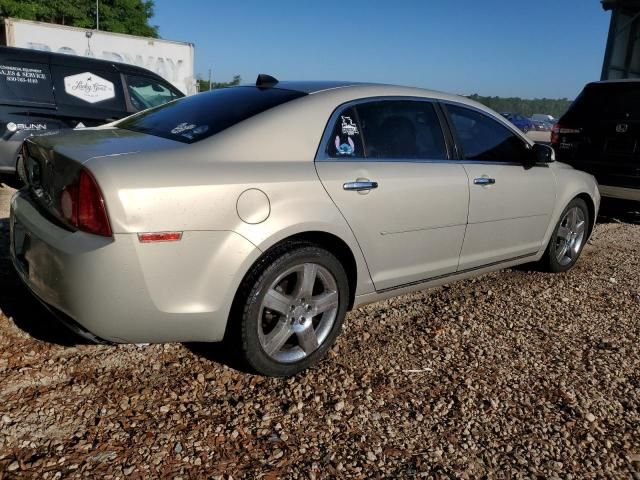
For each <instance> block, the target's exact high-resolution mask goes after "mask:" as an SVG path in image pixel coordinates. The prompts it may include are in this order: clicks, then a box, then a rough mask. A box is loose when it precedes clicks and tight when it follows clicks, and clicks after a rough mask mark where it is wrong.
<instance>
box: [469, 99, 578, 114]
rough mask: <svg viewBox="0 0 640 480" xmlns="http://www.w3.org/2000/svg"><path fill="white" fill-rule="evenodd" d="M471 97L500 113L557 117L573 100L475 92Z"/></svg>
mask: <svg viewBox="0 0 640 480" xmlns="http://www.w3.org/2000/svg"><path fill="white" fill-rule="evenodd" d="M469 98H470V99H472V100H475V101H476V102H480V103H482V104H483V105H486V106H487V107H489V108H491V109H493V110H495V111H496V112H500V113H506V112H509V113H521V114H522V115H524V116H525V117H530V116H531V115H533V114H534V113H544V114H548V115H553V116H554V117H556V118H559V117H560V116H562V114H563V113H564V112H566V111H567V109H568V108H569V105H571V100H569V99H567V98H533V99H527V98H520V97H483V96H481V95H478V94H477V93H474V94H473V95H469Z"/></svg>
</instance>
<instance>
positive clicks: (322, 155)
mask: <svg viewBox="0 0 640 480" xmlns="http://www.w3.org/2000/svg"><path fill="white" fill-rule="evenodd" d="M379 101H399V102H402V101H410V102H427V103H431V104H432V105H433V108H434V111H435V114H436V116H437V118H438V122H439V123H441V119H440V115H439V114H438V104H439V103H440V102H439V101H438V99H435V98H430V97H413V96H407V95H383V96H377V97H366V98H358V99H356V100H350V101H348V102H345V103H341V104H340V105H338V106H337V107H336V108H335V110H334V111H333V113H332V114H331V116H330V117H329V120H328V122H327V124H326V126H325V128H324V133H323V134H322V139H321V140H320V145H319V146H318V151H317V152H316V157H315V161H316V162H338V163H352V162H355V163H362V162H376V163H378V162H387V163H453V162H456V163H459V160H456V159H454V158H452V157H453V152H451V151H450V149H449V144H448V142H447V138H446V134H445V132H444V129H443V125H442V124H441V125H440V130H441V131H442V141H443V142H444V144H445V148H446V149H447V156H448V157H449V158H447V159H434V160H430V159H428V158H427V159H423V158H415V159H403V158H379V157H377V158H367V157H359V158H357V157H330V156H329V155H327V146H328V144H329V142H330V141H331V138H330V137H331V134H332V133H333V126H334V125H335V122H336V121H337V120H338V117H339V116H340V113H342V112H343V111H344V110H346V109H347V108H351V107H354V106H356V105H361V104H364V103H372V102H379ZM363 153H364V152H363Z"/></svg>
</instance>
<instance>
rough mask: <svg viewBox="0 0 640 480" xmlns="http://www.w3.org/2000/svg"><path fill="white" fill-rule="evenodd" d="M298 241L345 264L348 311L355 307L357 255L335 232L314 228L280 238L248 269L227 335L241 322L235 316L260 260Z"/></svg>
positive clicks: (228, 321) (237, 291) (241, 284)
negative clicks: (248, 280)
mask: <svg viewBox="0 0 640 480" xmlns="http://www.w3.org/2000/svg"><path fill="white" fill-rule="evenodd" d="M296 243H298V244H307V245H309V244H311V245H316V246H318V247H321V248H324V249H326V250H327V251H329V252H330V253H332V254H333V255H335V256H336V258H337V259H338V260H339V261H340V263H341V264H342V265H343V267H344V269H345V272H346V274H347V279H348V282H349V303H348V305H347V311H349V310H351V309H352V308H353V304H354V301H355V294H356V287H357V284H358V264H357V261H356V257H355V255H354V254H353V251H352V250H351V248H350V247H349V245H348V244H347V243H346V242H345V241H344V240H343V239H341V238H340V237H338V236H337V235H335V234H333V233H329V232H323V231H313V230H312V231H305V232H299V233H295V234H292V235H289V236H287V237H285V238H282V239H280V240H278V241H277V242H276V243H274V244H273V245H271V246H270V247H269V248H267V249H266V250H264V251H263V252H262V254H261V255H260V256H259V257H258V258H257V259H256V260H255V261H254V262H253V263H252V264H251V266H250V267H249V268H248V269H247V271H246V272H245V274H244V276H243V278H242V281H241V282H240V285H239V286H238V289H237V290H236V293H235V295H234V298H233V302H232V304H231V309H230V310H229V316H228V318H227V325H226V333H225V337H227V336H228V335H230V334H233V333H232V332H233V330H234V325H237V324H238V323H239V322H235V321H234V318H236V317H237V316H238V315H239V314H240V312H241V310H242V305H243V298H244V296H245V294H246V293H247V292H246V284H247V279H248V278H249V277H250V276H251V275H252V274H253V273H254V269H255V267H256V266H257V265H259V264H260V262H262V261H264V259H265V258H266V257H267V256H269V255H271V254H272V253H273V252H274V251H275V250H277V249H279V248H282V247H283V246H285V245H287V244H296Z"/></svg>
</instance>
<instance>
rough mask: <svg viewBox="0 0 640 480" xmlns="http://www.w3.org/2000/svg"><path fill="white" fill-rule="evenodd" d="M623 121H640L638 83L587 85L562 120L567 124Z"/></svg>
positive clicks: (639, 85) (639, 90) (639, 84)
mask: <svg viewBox="0 0 640 480" xmlns="http://www.w3.org/2000/svg"><path fill="white" fill-rule="evenodd" d="M625 119H626V120H638V119H640V83H624V82H620V83H609V84H606V83H604V84H595V85H588V86H587V87H585V89H584V90H583V91H582V93H580V95H578V98H576V100H575V101H574V102H573V104H572V105H571V107H569V110H568V111H567V113H565V114H564V115H563V118H562V120H563V122H569V123H584V122H585V121H588V122H593V121H598V120H615V121H621V120H625Z"/></svg>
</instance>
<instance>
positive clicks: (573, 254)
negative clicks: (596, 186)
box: [540, 198, 589, 272]
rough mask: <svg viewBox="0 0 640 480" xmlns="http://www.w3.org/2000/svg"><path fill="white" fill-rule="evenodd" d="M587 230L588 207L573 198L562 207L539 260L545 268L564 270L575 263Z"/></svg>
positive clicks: (555, 270)
mask: <svg viewBox="0 0 640 480" xmlns="http://www.w3.org/2000/svg"><path fill="white" fill-rule="evenodd" d="M588 232H589V209H588V208H587V204H586V203H585V201H584V200H582V199H581V198H574V199H573V200H571V202H569V205H567V207H566V208H565V209H564V211H563V212H562V215H561V216H560V220H559V221H558V224H557V225H556V228H555V230H554V231H553V234H552V235H551V239H550V240H549V244H548V245H547V250H546V251H545V254H544V256H543V257H542V259H541V260H540V262H541V265H542V266H543V268H545V269H546V270H550V271H552V272H566V271H567V270H569V269H570V268H571V267H573V266H574V265H575V263H576V262H577V261H578V257H579V256H580V253H581V252H582V249H583V248H584V244H585V243H586V241H587V235H588Z"/></svg>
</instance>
